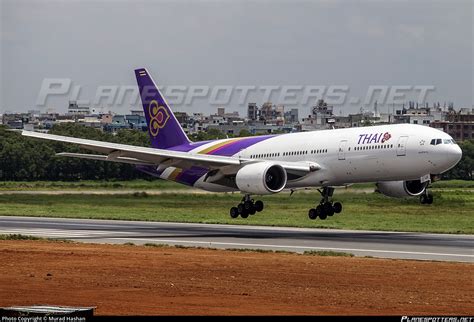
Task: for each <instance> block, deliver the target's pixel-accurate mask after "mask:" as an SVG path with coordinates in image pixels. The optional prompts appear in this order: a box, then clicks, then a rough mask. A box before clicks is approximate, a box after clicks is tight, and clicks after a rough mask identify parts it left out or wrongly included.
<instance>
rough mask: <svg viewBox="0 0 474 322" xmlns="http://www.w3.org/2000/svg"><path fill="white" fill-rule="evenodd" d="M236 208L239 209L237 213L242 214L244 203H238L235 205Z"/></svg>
mask: <svg viewBox="0 0 474 322" xmlns="http://www.w3.org/2000/svg"><path fill="white" fill-rule="evenodd" d="M237 210H238V211H239V214H242V213H243V212H244V211H245V209H244V204H243V203H239V205H238V206H237Z"/></svg>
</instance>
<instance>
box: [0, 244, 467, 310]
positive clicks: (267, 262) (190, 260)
mask: <svg viewBox="0 0 474 322" xmlns="http://www.w3.org/2000/svg"><path fill="white" fill-rule="evenodd" d="M473 268H474V265H472V264H462V263H444V262H424V261H405V260H384V259H370V258H355V257H354V258H347V257H321V256H305V255H296V254H275V253H257V252H237V251H222V250H205V249H179V248H169V247H166V248H159V247H143V246H122V245H120V246H114V245H94V244H78V243H57V242H44V241H1V242H0V306H10V305H33V304H51V305H72V306H96V307H97V309H96V311H95V313H96V314H97V315H108V314H114V315H132V314H133V315H161V314H165V315H168V314H171V315H175V314H176V315H188V314H196V315H221V314H223V315H230V314H232V315H234V314H239V315H241V314H244V315H252V314H263V315H270V314H318V315H319V314H330V315H332V314H337V315H345V314H363V315H366V314H369V315H371V314H377V315H379V314H395V315H417V314H420V315H428V314H429V315H447V314H457V315H473V314H474V302H473V299H474V286H473V277H474V274H473Z"/></svg>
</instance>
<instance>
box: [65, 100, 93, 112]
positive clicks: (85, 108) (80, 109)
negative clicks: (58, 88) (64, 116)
mask: <svg viewBox="0 0 474 322" xmlns="http://www.w3.org/2000/svg"><path fill="white" fill-rule="evenodd" d="M67 113H68V114H73V115H87V114H90V108H89V106H79V105H77V102H76V101H69V106H68V107H67Z"/></svg>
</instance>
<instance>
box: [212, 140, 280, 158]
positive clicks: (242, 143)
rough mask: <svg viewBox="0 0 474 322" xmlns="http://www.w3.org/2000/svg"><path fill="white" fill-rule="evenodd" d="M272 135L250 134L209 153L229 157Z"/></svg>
mask: <svg viewBox="0 0 474 322" xmlns="http://www.w3.org/2000/svg"><path fill="white" fill-rule="evenodd" d="M272 137H275V135H261V136H251V137H247V138H243V139H240V140H237V141H234V142H232V143H230V144H229V145H226V146H223V147H221V148H219V149H216V150H214V151H212V152H209V154H212V155H221V156H228V157H230V156H233V155H234V154H236V153H239V152H240V151H242V150H244V149H246V148H248V147H250V146H252V145H254V144H257V143H259V142H262V141H265V140H268V139H271V138H272Z"/></svg>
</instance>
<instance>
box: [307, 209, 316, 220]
mask: <svg viewBox="0 0 474 322" xmlns="http://www.w3.org/2000/svg"><path fill="white" fill-rule="evenodd" d="M308 217H309V219H311V220H314V219H316V218H318V214H317V213H316V209H314V208H311V209H310V210H309V211H308Z"/></svg>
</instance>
